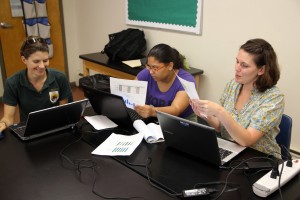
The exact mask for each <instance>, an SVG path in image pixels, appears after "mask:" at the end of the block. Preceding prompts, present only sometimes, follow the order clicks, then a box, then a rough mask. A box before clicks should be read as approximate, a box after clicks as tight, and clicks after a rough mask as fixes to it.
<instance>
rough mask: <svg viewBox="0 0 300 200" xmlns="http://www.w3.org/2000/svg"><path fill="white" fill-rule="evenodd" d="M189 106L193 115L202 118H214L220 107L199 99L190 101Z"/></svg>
mask: <svg viewBox="0 0 300 200" xmlns="http://www.w3.org/2000/svg"><path fill="white" fill-rule="evenodd" d="M190 105H191V106H192V109H193V111H194V112H195V114H196V115H198V116H199V117H202V118H207V117H210V116H216V114H217V112H218V110H219V109H218V108H219V107H220V106H219V105H218V104H216V103H214V102H211V101H208V100H199V99H190Z"/></svg>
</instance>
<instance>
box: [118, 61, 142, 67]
mask: <svg viewBox="0 0 300 200" xmlns="http://www.w3.org/2000/svg"><path fill="white" fill-rule="evenodd" d="M122 63H124V64H125V65H128V66H129V67H132V68H134V67H140V66H142V63H141V60H140V59H137V60H125V61H122Z"/></svg>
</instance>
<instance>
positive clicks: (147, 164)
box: [145, 157, 182, 198]
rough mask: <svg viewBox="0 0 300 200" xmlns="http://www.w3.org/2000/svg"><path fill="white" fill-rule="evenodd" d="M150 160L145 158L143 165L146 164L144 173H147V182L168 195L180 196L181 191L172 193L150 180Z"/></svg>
mask: <svg viewBox="0 0 300 200" xmlns="http://www.w3.org/2000/svg"><path fill="white" fill-rule="evenodd" d="M151 162H152V159H151V158H150V157H148V158H147V160H146V164H145V166H146V175H147V179H148V182H149V183H150V185H152V186H153V187H155V188H156V189H158V190H160V191H162V192H164V193H166V194H167V195H168V196H170V197H173V198H175V197H180V196H182V193H176V194H172V193H170V192H168V191H167V190H165V189H163V188H162V187H160V186H158V185H157V184H155V183H153V182H152V181H151V177H150V169H149V165H150V164H151Z"/></svg>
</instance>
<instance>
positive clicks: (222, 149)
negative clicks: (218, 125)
mask: <svg viewBox="0 0 300 200" xmlns="http://www.w3.org/2000/svg"><path fill="white" fill-rule="evenodd" d="M157 118H158V122H159V124H160V126H161V129H162V132H163V134H164V138H165V143H166V145H167V146H168V147H171V148H174V149H176V150H179V151H182V152H184V153H187V154H189V155H192V156H194V157H197V158H200V159H202V160H205V161H208V162H210V163H212V164H215V165H219V166H220V165H223V164H225V163H227V162H228V161H230V160H231V159H232V158H234V157H235V156H236V155H238V154H239V153H240V152H241V151H243V150H244V149H245V148H246V147H243V146H240V145H238V144H236V143H234V142H231V141H228V140H224V139H221V138H218V137H217V135H216V131H215V129H214V128H212V127H209V126H206V125H203V124H200V123H196V122H192V121H189V120H186V119H183V118H180V117H176V116H173V115H170V114H167V113H163V112H160V111H157Z"/></svg>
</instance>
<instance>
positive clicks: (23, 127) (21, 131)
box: [13, 126, 26, 135]
mask: <svg viewBox="0 0 300 200" xmlns="http://www.w3.org/2000/svg"><path fill="white" fill-rule="evenodd" d="M25 129H26V126H20V127H18V128H14V129H13V131H14V132H15V133H17V134H18V135H24V133H25Z"/></svg>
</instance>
